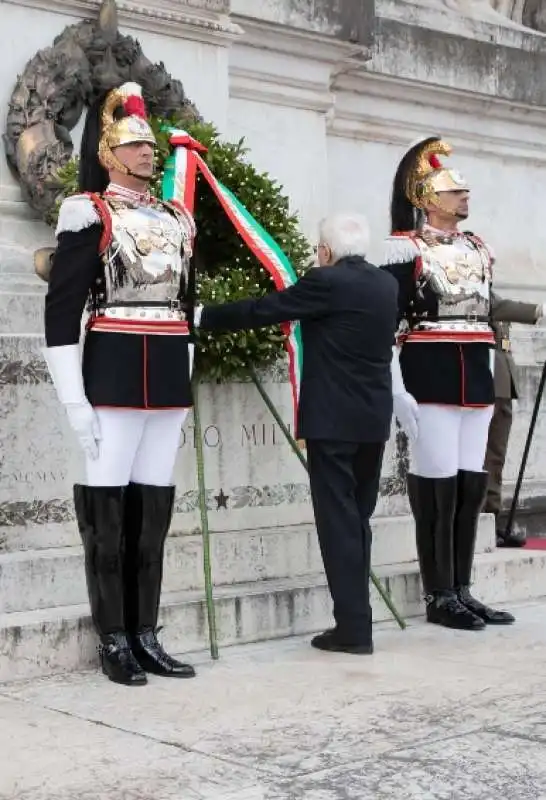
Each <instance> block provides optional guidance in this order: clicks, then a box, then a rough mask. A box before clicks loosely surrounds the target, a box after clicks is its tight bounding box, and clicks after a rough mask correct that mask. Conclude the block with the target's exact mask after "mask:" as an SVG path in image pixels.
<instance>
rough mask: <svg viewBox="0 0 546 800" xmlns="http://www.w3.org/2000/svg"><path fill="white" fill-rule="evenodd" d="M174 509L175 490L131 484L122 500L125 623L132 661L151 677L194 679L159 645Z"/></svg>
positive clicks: (188, 668)
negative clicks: (165, 564)
mask: <svg viewBox="0 0 546 800" xmlns="http://www.w3.org/2000/svg"><path fill="white" fill-rule="evenodd" d="M173 505H174V487H173V486H145V485H143V484H139V483H130V484H129V486H128V487H127V492H126V495H125V519H124V527H125V568H124V571H125V620H126V625H127V630H128V631H129V634H130V637H131V645H132V649H133V653H134V655H135V658H136V659H137V661H138V662H139V664H140V665H141V667H142V668H143V669H144V670H146V672H151V673H154V674H155V675H164V676H167V677H175V678H193V676H194V675H195V670H194V669H193V667H192V666H190V665H189V664H183V663H181V662H180V661H177V660H176V659H174V658H172V656H170V655H169V654H168V653H166V652H165V650H164V649H163V647H162V646H161V645H160V643H159V642H158V640H157V635H156V632H157V617H158V613H159V601H160V597H161V582H162V578H163V554H164V548H165V539H166V537H167V533H168V532H169V527H170V524H171V518H172V513H173Z"/></svg>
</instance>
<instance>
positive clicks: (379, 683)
mask: <svg viewBox="0 0 546 800" xmlns="http://www.w3.org/2000/svg"><path fill="white" fill-rule="evenodd" d="M517 616H518V624H517V626H514V627H513V628H508V629H497V630H495V629H493V628H489V629H488V630H487V631H485V632H482V633H462V632H451V631H448V630H443V629H440V628H436V627H433V626H430V625H425V624H424V623H423V622H422V621H421V620H417V621H416V622H414V623H413V624H412V625H411V626H410V627H409V628H408V630H407V631H406V632H400V631H398V630H397V629H395V628H394V627H392V626H390V625H389V626H382V627H378V628H377V629H376V637H375V638H376V654H375V655H374V656H372V657H366V656H364V657H355V656H346V655H330V654H326V653H320V652H316V651H314V650H312V649H311V648H310V647H309V646H308V639H307V638H306V639H291V640H284V641H277V642H268V643H267V644H260V645H246V646H242V647H237V648H232V649H224V650H223V651H222V653H221V660H220V661H219V662H216V663H211V662H210V660H209V659H208V658H207V656H206V655H203V654H200V655H199V656H198V657H197V658H196V659H194V661H195V663H196V664H197V665H198V667H199V676H198V678H197V679H196V680H193V681H181V682H177V681H169V680H165V679H163V680H161V679H154V678H152V679H151V682H150V684H149V686H148V687H145V688H140V689H127V688H125V687H119V686H115V685H114V684H112V683H109V682H108V681H107V680H106V679H103V678H102V676H100V675H98V674H97V673H84V674H82V673H79V674H70V675H64V676H57V677H54V678H48V679H41V680H38V681H35V682H27V683H19V684H11V685H2V686H0V798H1V800H53V799H55V800H110V798H112V800H114V798H115V800H300V799H301V800H368V798H370V800H371V799H372V798H374V799H375V798H377V800H414V798H415V799H417V798H419V800H429V798H430V800H473V799H474V798H476V800H478V798H479V800H504V799H505V798H506V800H546V603H541V604H534V605H526V606H524V607H520V608H518V609H517Z"/></svg>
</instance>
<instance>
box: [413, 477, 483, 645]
mask: <svg viewBox="0 0 546 800" xmlns="http://www.w3.org/2000/svg"><path fill="white" fill-rule="evenodd" d="M408 497H409V501H410V505H411V510H412V512H413V516H414V519H415V531H416V539H417V554H418V556H419V564H420V568H421V579H422V581H423V588H424V591H425V600H426V605H427V607H426V615H427V621H428V622H432V623H435V624H436V625H443V626H444V627H446V628H456V629H458V630H480V629H482V628H484V627H485V625H484V623H483V622H482V620H481V619H479V618H478V617H476V616H475V614H473V613H472V612H471V611H469V610H468V609H467V608H466V607H465V606H464V605H462V604H461V602H460V601H459V598H458V597H457V593H456V592H455V590H454V566H453V523H454V519H455V509H456V502H457V477H456V476H455V475H454V476H452V477H449V478H423V477H421V476H419V475H412V474H408Z"/></svg>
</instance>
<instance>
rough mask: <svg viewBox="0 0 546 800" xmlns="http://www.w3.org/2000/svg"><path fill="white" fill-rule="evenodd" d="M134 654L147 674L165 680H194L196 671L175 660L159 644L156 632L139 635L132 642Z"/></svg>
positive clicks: (188, 665) (145, 632)
mask: <svg viewBox="0 0 546 800" xmlns="http://www.w3.org/2000/svg"><path fill="white" fill-rule="evenodd" d="M132 647H133V653H134V656H135V658H136V660H137V661H138V663H139V664H140V666H141V667H142V669H144V670H146V672H151V673H152V674H153V675H161V676H162V677H165V678H194V677H195V670H194V668H193V667H192V666H191V665H190V664H183V663H182V662H181V661H177V660H176V658H173V657H172V656H170V655H169V654H168V653H166V652H165V650H164V649H163V648H162V646H161V645H160V644H159V642H158V640H157V636H156V634H155V631H144V632H143V633H137V634H136V636H134V637H133V640H132Z"/></svg>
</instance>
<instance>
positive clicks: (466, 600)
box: [453, 470, 515, 625]
mask: <svg viewBox="0 0 546 800" xmlns="http://www.w3.org/2000/svg"><path fill="white" fill-rule="evenodd" d="M486 491H487V472H467V471H465V470H460V471H459V474H458V490H457V511H456V513H455V536H454V540H453V546H454V563H455V587H456V589H457V596H458V598H459V600H460V602H461V603H463V605H464V606H466V608H468V609H469V610H470V611H472V613H474V614H476V615H477V616H478V617H479V618H480V619H482V620H483V621H484V622H485V623H487V624H488V625H511V624H512V623H513V622H514V621H515V620H514V617H513V616H512V614H509V613H508V612H507V611H497V610H495V609H494V608H489V607H488V606H486V605H484V604H483V603H481V602H480V601H479V600H476V598H475V597H472V595H471V594H470V577H471V574H472V563H473V561H474V547H475V545H476V536H477V533H478V523H479V519H480V512H481V510H482V508H483V504H484V500H485V494H486Z"/></svg>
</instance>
